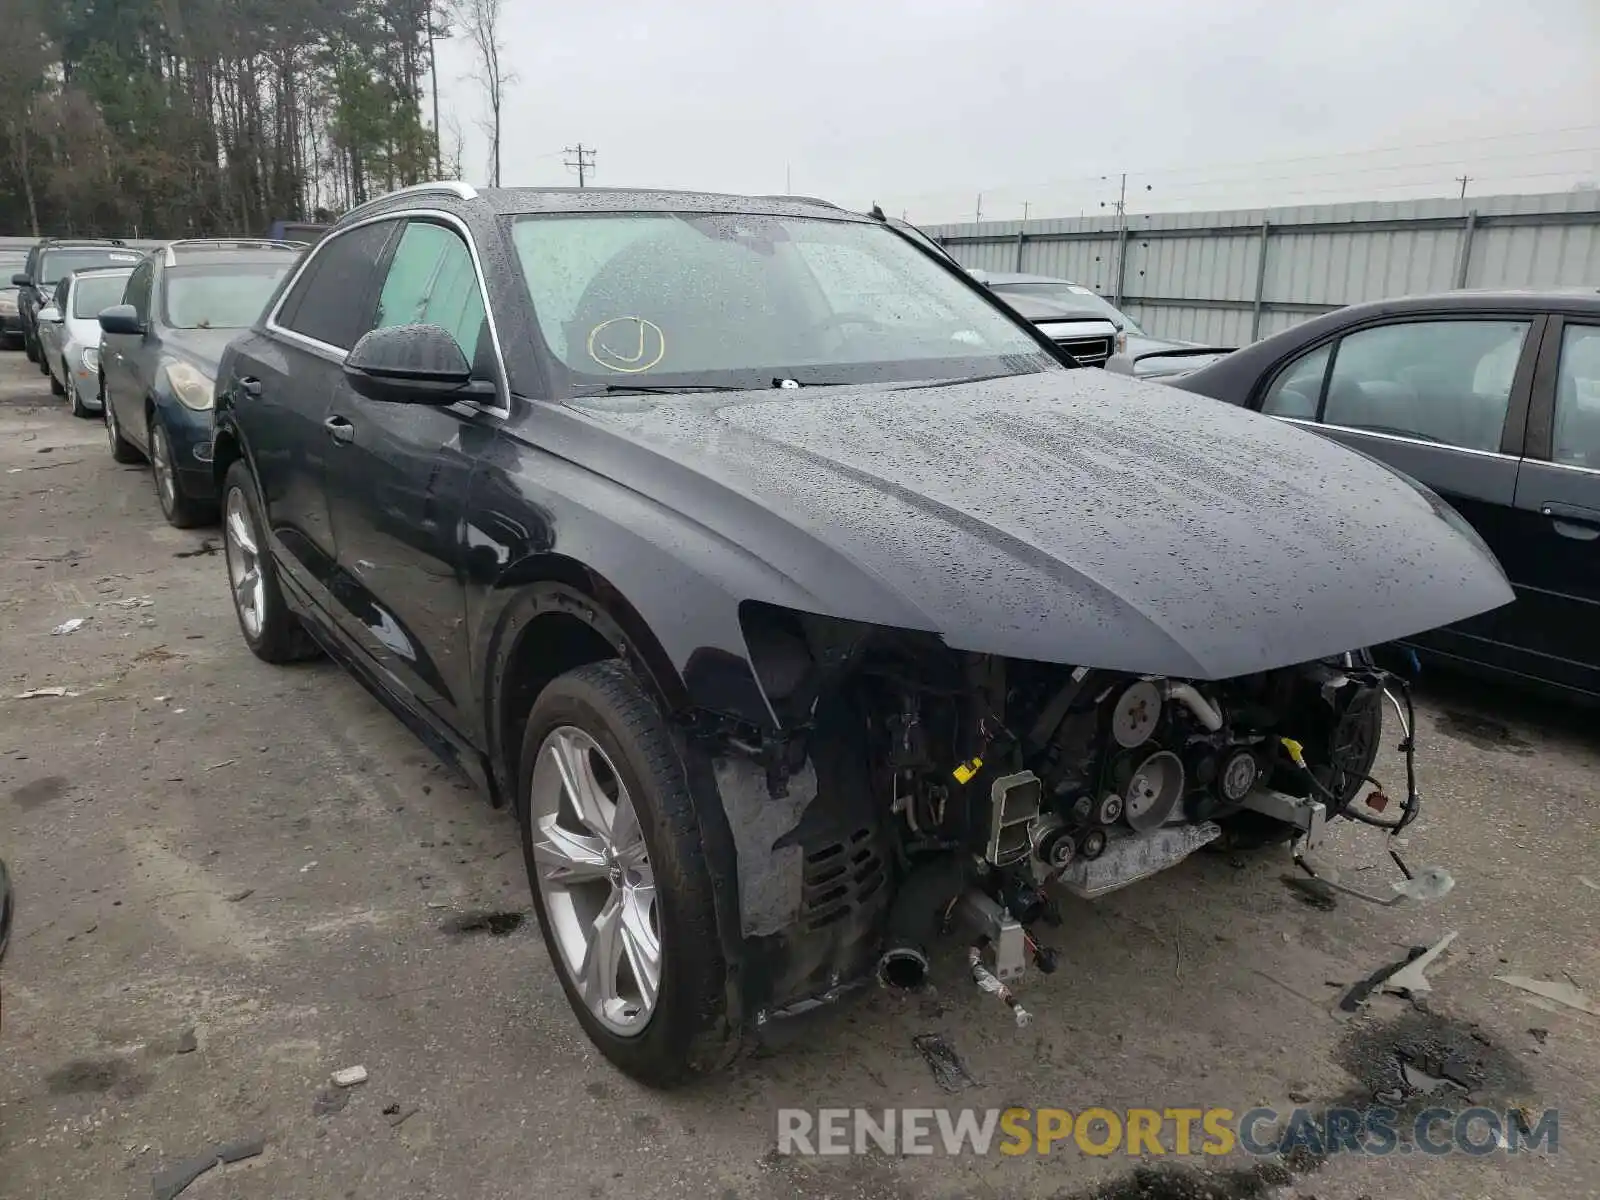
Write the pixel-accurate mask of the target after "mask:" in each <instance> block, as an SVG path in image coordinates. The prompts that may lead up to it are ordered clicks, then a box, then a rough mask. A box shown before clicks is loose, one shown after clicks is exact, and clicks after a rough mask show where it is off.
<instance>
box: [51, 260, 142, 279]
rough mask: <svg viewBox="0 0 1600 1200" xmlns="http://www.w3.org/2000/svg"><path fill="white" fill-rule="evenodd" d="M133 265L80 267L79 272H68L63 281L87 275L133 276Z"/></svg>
mask: <svg viewBox="0 0 1600 1200" xmlns="http://www.w3.org/2000/svg"><path fill="white" fill-rule="evenodd" d="M132 274H133V265H132V264H130V265H129V266H126V267H120V266H119V267H79V268H78V269H77V270H74V271H68V272H67V273H66V274H65V275H63V276H62V277H61V278H62V279H82V278H84V277H85V276H86V275H132Z"/></svg>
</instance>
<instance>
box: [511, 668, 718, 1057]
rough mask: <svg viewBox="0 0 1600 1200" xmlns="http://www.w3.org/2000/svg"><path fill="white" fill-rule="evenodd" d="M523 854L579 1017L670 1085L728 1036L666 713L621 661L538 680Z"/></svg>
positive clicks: (522, 777) (522, 792)
mask: <svg viewBox="0 0 1600 1200" xmlns="http://www.w3.org/2000/svg"><path fill="white" fill-rule="evenodd" d="M517 778H518V780H519V785H518V795H517V813H518V817H519V824H520V827H521V830H522V849H523V858H524V861H525V863H526V866H527V870H528V882H529V884H530V886H531V889H532V891H533V902H534V906H535V908H536V909H537V911H538V914H539V924H540V928H541V929H542V930H543V932H544V941H545V947H546V948H547V949H548V950H549V953H550V959H551V961H552V962H553V963H554V964H555V967H556V974H557V976H558V977H559V979H560V980H561V987H562V990H563V991H565V992H566V994H567V1000H568V1002H569V1003H570V1004H571V1005H572V1009H573V1012H575V1013H576V1014H577V1017H578V1020H579V1022H580V1023H581V1024H582V1025H583V1028H584V1032H586V1033H587V1034H588V1035H589V1039H590V1041H592V1042H593V1043H594V1044H595V1045H596V1046H597V1047H598V1048H599V1050H600V1052H601V1053H602V1054H604V1055H605V1056H606V1057H607V1058H608V1059H610V1060H611V1062H612V1063H613V1064H614V1065H616V1066H617V1067H618V1068H620V1069H621V1070H622V1071H623V1072H624V1073H626V1074H628V1075H630V1076H632V1077H633V1078H634V1079H637V1080H638V1081H639V1082H641V1083H643V1084H646V1085H647V1086H650V1087H660V1088H667V1087H673V1086H675V1085H677V1084H681V1083H683V1082H685V1081H687V1080H689V1079H691V1078H693V1077H695V1076H696V1075H701V1074H705V1073H708V1072H710V1071H714V1070H716V1069H718V1068H720V1067H722V1066H724V1065H726V1063H727V1062H728V1061H730V1060H731V1058H732V1057H733V1055H734V1053H735V1052H736V1051H737V1049H738V1041H739V1038H738V1031H737V1030H736V1029H734V1028H732V1027H731V1026H730V1023H729V1021H728V1012H727V1007H728V1005H727V995H726V976H727V970H726V965H725V963H724V961H723V956H722V952H721V943H720V941H719V939H718V936H717V923H716V911H715V908H714V906H713V902H712V888H711V875H710V872H709V870H708V869H707V865H706V859H705V848H704V846H703V844H702V842H701V838H700V827H699V823H698V821H697V820H696V818H695V813H694V806H693V802H692V801H691V799H690V796H689V784H688V780H687V776H686V774H685V771H684V765H683V760H682V758H681V757H680V755H679V752H678V748H677V745H676V743H675V742H674V740H673V738H672V735H671V733H670V731H669V730H668V728H667V723H666V721H665V720H664V719H663V717H662V715H661V712H660V710H659V709H658V708H657V707H656V704H655V702H654V701H653V700H652V699H651V698H650V696H649V695H648V694H647V693H646V692H645V690H644V689H643V688H642V687H641V686H640V685H639V682H638V680H637V679H636V678H635V677H634V675H633V674H632V672H630V671H629V670H628V669H627V667H625V666H624V665H623V664H622V663H620V662H617V661H609V662H601V663H593V664H590V665H588V666H584V667H579V668H578V669H576V670H574V671H570V672H568V673H567V674H565V675H562V676H560V677H559V678H557V679H556V680H555V681H554V682H552V683H551V684H550V685H549V686H548V687H547V688H545V690H544V691H543V692H541V693H540V695H539V698H538V700H537V701H536V702H535V704H534V706H533V711H532V713H530V714H529V716H528V723H527V726H526V728H525V730H524V733H523V739H522V753H521V760H520V770H519V772H518V776H517Z"/></svg>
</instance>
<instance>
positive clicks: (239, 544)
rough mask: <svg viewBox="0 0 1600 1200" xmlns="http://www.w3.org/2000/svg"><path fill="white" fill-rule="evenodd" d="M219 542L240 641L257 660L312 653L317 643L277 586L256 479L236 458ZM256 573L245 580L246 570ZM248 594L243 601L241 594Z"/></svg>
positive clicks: (292, 658) (227, 483) (277, 660)
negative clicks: (291, 609) (241, 639)
mask: <svg viewBox="0 0 1600 1200" xmlns="http://www.w3.org/2000/svg"><path fill="white" fill-rule="evenodd" d="M222 545H223V549H224V551H225V552H226V555H227V561H228V589H229V591H230V592H231V593H232V596H233V612H234V615H235V616H236V617H237V618H238V619H239V632H240V633H241V634H243V635H244V643H245V645H247V646H249V647H250V652H251V653H252V654H254V655H255V656H256V657H257V658H259V659H260V660H261V661H262V662H269V663H291V662H299V661H301V660H302V659H307V658H315V657H316V656H317V655H318V653H319V650H318V647H317V644H316V642H314V641H312V639H311V636H310V635H309V634H308V633H306V631H305V629H304V628H303V627H302V626H301V624H300V621H299V619H298V618H297V617H296V616H295V615H294V614H293V613H292V612H290V611H289V606H288V604H287V603H286V602H285V601H284V598H283V591H282V589H281V588H280V587H279V586H278V566H277V564H276V563H275V562H273V560H272V547H271V543H269V542H268V541H267V538H266V523H265V522H264V521H262V519H261V506H260V504H258V503H257V501H256V486H255V480H254V479H252V478H251V477H250V468H249V467H247V466H246V465H245V463H244V460H242V459H241V460H239V461H238V462H236V463H234V464H233V465H232V466H231V467H229V468H228V477H227V479H226V480H225V481H224V482H223V485H222ZM252 569H253V570H254V571H255V572H257V574H256V576H255V578H254V579H253V580H251V579H249V578H248V576H249V573H250V571H251V570H252ZM247 593H248V594H249V595H250V602H249V603H246V601H245V599H244V596H245V595H246V594H247Z"/></svg>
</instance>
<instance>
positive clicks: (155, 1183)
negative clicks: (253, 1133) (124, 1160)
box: [150, 1137, 267, 1200]
mask: <svg viewBox="0 0 1600 1200" xmlns="http://www.w3.org/2000/svg"><path fill="white" fill-rule="evenodd" d="M266 1148H267V1139H266V1138H263V1137H254V1138H246V1139H244V1140H242V1141H237V1142H224V1143H222V1144H221V1145H219V1146H213V1147H212V1148H211V1149H209V1150H207V1151H206V1152H205V1153H204V1154H197V1155H195V1157H193V1158H190V1159H185V1160H184V1161H183V1162H180V1163H177V1164H175V1165H173V1166H170V1167H167V1168H166V1169H165V1170H162V1171H161V1172H159V1173H158V1174H157V1175H156V1176H155V1178H153V1179H152V1180H151V1181H150V1190H151V1192H152V1193H154V1195H155V1200H173V1197H174V1196H177V1195H178V1194H179V1193H181V1192H182V1191H183V1190H184V1189H185V1188H187V1187H188V1186H189V1185H190V1184H191V1183H193V1182H194V1181H195V1180H196V1179H199V1178H200V1176H202V1175H204V1174H205V1173H206V1172H207V1171H209V1170H211V1168H212V1167H220V1166H221V1165H222V1164H224V1163H236V1162H242V1161H244V1160H245V1159H247V1158H255V1157H256V1156H257V1155H258V1154H260V1153H261V1152H262V1151H263V1150H265V1149H266Z"/></svg>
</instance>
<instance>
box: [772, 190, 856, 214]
mask: <svg viewBox="0 0 1600 1200" xmlns="http://www.w3.org/2000/svg"><path fill="white" fill-rule="evenodd" d="M754 199H756V200H793V201H795V202H797V203H799V204H820V205H822V207H823V208H838V207H839V206H838V205H837V204H835V203H834V202H833V201H832V200H824V199H822V198H821V197H820V196H795V195H790V194H788V193H777V192H775V193H772V194H770V195H765V196H756V197H754ZM840 211H841V212H842V211H843V210H842V209H840Z"/></svg>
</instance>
